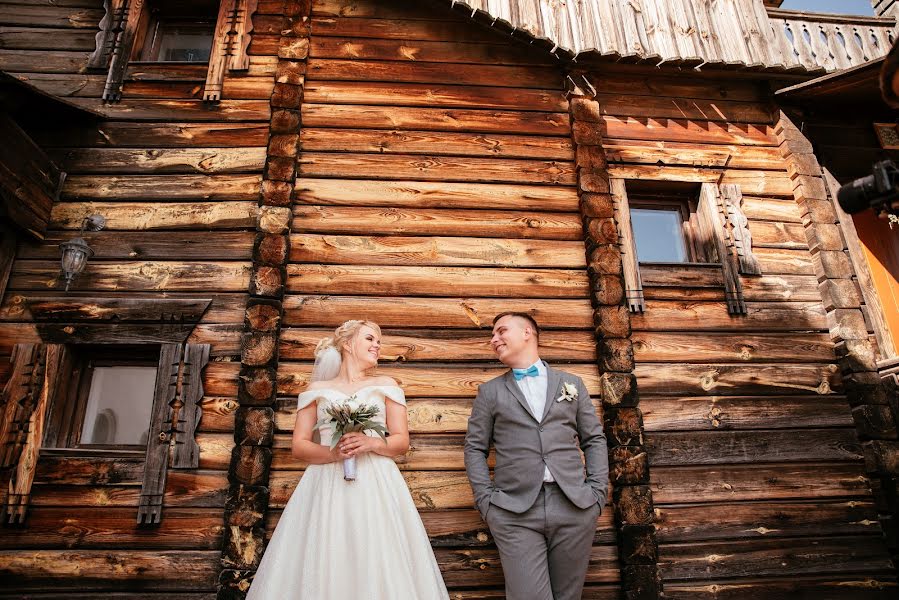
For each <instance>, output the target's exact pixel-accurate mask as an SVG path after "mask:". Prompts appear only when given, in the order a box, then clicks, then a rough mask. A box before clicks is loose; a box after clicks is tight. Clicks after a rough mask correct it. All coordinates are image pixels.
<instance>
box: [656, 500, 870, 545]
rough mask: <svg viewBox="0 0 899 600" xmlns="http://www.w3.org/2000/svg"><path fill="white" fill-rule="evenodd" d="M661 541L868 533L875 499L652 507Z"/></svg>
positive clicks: (663, 542)
mask: <svg viewBox="0 0 899 600" xmlns="http://www.w3.org/2000/svg"><path fill="white" fill-rule="evenodd" d="M655 526H656V531H657V532H658V536H659V542H660V543H662V544H666V543H674V542H695V541H700V540H736V539H747V538H748V539H753V538H755V539H769V538H782V537H799V536H822V535H824V536H830V535H870V534H875V533H876V532H877V529H878V521H877V511H876V510H875V507H874V504H873V502H855V501H851V502H814V503H809V502H759V503H740V504H731V503H727V504H715V505H709V504H701V505H695V506H656V519H655Z"/></svg>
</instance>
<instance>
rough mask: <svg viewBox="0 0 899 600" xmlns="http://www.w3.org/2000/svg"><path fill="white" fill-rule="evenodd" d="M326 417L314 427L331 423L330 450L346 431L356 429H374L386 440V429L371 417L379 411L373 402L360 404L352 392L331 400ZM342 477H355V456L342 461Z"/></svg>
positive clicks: (348, 479)
mask: <svg viewBox="0 0 899 600" xmlns="http://www.w3.org/2000/svg"><path fill="white" fill-rule="evenodd" d="M325 412H326V413H327V414H328V416H327V417H325V418H323V419H321V420H320V421H319V422H318V423H316V424H315V429H320V428H322V427H324V426H325V425H333V426H334V433H333V434H332V435H331V450H333V449H334V448H336V447H337V443H338V442H340V438H342V437H343V436H344V435H345V434H347V433H352V432H356V431H361V432H364V431H374V432H375V433H377V434H378V435H379V436H381V439H383V440H385V441H386V440H387V429H386V428H385V427H384V426H383V425H381V424H380V423H377V422H375V421H373V420H372V419H373V418H374V417H375V416H376V415H377V414H378V413H379V412H380V409H378V407H377V406H375V405H373V404H362V403H360V402H359V400H358V398H356V394H353V395H352V396H350V397H349V398H347V399H346V400H344V401H343V402H332V403H331V404H329V405H328V407H327V408H325ZM343 478H344V479H346V480H347V481H353V480H354V479H356V457H355V456H352V457H350V458H346V459H344V461H343Z"/></svg>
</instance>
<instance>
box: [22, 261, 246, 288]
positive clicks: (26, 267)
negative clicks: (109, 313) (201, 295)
mask: <svg viewBox="0 0 899 600" xmlns="http://www.w3.org/2000/svg"><path fill="white" fill-rule="evenodd" d="M58 277H59V264H58V262H49V261H23V262H22V263H20V264H19V265H18V268H17V270H16V271H15V272H14V273H13V274H12V276H11V277H10V287H13V288H18V289H24V288H35V287H37V288H42V289H52V288H54V287H55V286H57V279H58ZM210 281H215V282H216V286H215V289H216V290H217V291H231V292H237V291H240V290H245V289H247V286H248V285H249V281H250V264H249V263H242V262H199V261H191V262H179V261H159V262H151V261H143V262H129V263H117V264H115V263H113V264H111V263H96V264H92V265H90V266H89V267H88V268H87V269H86V270H85V272H84V273H82V274H81V275H80V276H79V277H78V279H77V280H76V281H75V282H74V283H73V284H72V288H71V289H72V290H122V289H129V290H134V291H137V290H143V291H146V290H171V291H189V290H199V289H204V288H208V287H209V286H208V283H209V282H210Z"/></svg>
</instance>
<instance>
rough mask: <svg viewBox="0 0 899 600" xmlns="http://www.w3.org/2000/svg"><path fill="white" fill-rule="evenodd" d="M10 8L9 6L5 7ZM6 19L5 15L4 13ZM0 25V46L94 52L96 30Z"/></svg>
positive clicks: (12, 48) (10, 48)
mask: <svg viewBox="0 0 899 600" xmlns="http://www.w3.org/2000/svg"><path fill="white" fill-rule="evenodd" d="M4 8H6V9H9V7H4ZM4 20H5V15H4ZM29 25H31V26H7V25H3V26H0V48H3V49H9V50H80V51H82V52H93V50H94V48H95V46H96V41H97V40H96V38H95V36H96V32H94V31H85V30H81V31H72V30H71V29H67V28H63V27H58V28H50V27H40V28H37V27H34V26H33V24H29Z"/></svg>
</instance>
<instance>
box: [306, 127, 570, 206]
mask: <svg viewBox="0 0 899 600" xmlns="http://www.w3.org/2000/svg"><path fill="white" fill-rule="evenodd" d="M304 116H305V113H304ZM295 194H296V197H297V198H301V199H302V200H303V202H304V203H308V204H337V205H342V206H389V207H392V208H415V209H423V208H452V209H462V208H487V209H493V210H503V209H506V210H543V211H571V212H576V211H577V208H578V197H577V193H576V192H575V190H574V189H572V188H567V187H551V186H531V185H491V184H484V183H453V184H452V185H447V184H446V183H438V182H428V181H422V182H418V181H373V180H337V179H312V178H303V179H300V180H297V182H296V192H295Z"/></svg>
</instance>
